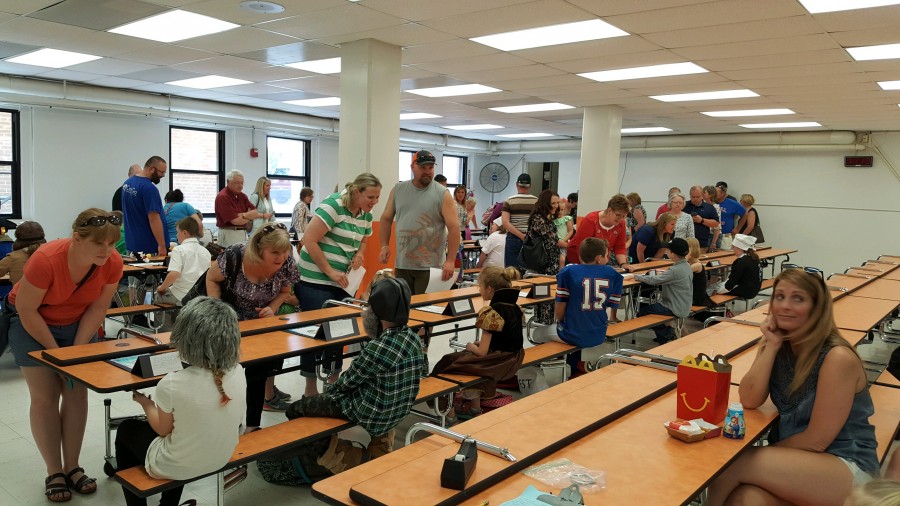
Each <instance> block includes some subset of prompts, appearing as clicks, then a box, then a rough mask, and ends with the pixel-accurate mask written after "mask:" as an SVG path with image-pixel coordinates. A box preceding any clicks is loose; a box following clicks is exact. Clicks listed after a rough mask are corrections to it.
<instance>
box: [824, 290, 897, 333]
mask: <svg viewBox="0 0 900 506" xmlns="http://www.w3.org/2000/svg"><path fill="white" fill-rule="evenodd" d="M898 305H900V301H896V300H884V299H870V298H867V297H857V296H856V295H852V294H851V295H848V296H846V297H842V298H841V299H840V300H838V301H836V302H835V303H834V321H835V323H836V324H837V326H838V328H841V329H848V330H859V331H861V332H868V331H869V330H870V329H872V328H873V327H875V326H876V325H878V323H879V322H881V320H882V319H883V318H884V317H885V316H887V315H888V314H890V312H891V311H893V310H894V308H896V307H897V306H898Z"/></svg>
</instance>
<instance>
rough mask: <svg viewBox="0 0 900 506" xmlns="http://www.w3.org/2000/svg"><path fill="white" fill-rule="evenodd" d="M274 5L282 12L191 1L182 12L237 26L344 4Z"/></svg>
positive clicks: (290, 0)
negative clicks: (261, 12)
mask: <svg viewBox="0 0 900 506" xmlns="http://www.w3.org/2000/svg"><path fill="white" fill-rule="evenodd" d="M275 3H278V4H279V5H281V6H283V7H284V12H280V13H278V14H260V13H257V12H253V11H248V10H246V9H243V8H241V2H239V1H236V0H207V1H201V2H197V1H193V2H191V3H190V4H188V5H185V6H184V10H186V11H190V12H196V13H198V14H205V15H207V16H212V17H214V18H218V19H221V20H224V21H229V22H231V23H237V24H239V25H255V24H258V23H266V22H269V21H275V20H278V19H284V18H289V17H293V16H298V15H300V14H303V13H306V12H312V11H316V10H321V9H328V8H333V7H338V6H340V5H343V4H344V3H345V2H344V1H343V0H277V1H276V2H275Z"/></svg>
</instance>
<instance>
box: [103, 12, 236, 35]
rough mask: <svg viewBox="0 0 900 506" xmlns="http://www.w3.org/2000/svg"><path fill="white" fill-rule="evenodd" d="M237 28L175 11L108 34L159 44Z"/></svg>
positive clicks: (196, 15) (201, 16) (137, 22)
mask: <svg viewBox="0 0 900 506" xmlns="http://www.w3.org/2000/svg"><path fill="white" fill-rule="evenodd" d="M238 26H240V25H236V24H234V23H229V22H227V21H222V20H221V19H216V18H211V17H209V16H204V15H203V14H196V13H194V12H187V11H182V10H178V9H175V10H172V11H169V12H164V13H162V14H157V15H156V16H151V17H149V18H144V19H142V20H140V21H135V22H133V23H128V24H127V25H122V26H120V27H118V28H113V29H112V30H109V32H110V33H118V34H120V35H130V36H132V37H139V38H142V39H150V40H156V41H159V42H175V41H177V40H184V39H190V38H193V37H200V36H201V35H209V34H212V33H219V32H224V31H226V30H231V29H232V28H237V27H238Z"/></svg>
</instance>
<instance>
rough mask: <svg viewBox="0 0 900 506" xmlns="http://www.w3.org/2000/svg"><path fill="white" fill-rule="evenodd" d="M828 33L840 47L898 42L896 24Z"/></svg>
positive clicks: (899, 39)
mask: <svg viewBox="0 0 900 506" xmlns="http://www.w3.org/2000/svg"><path fill="white" fill-rule="evenodd" d="M829 35H830V36H831V37H832V38H833V39H834V41H835V42H837V43H838V44H840V45H841V46H842V47H845V48H846V47H857V46H876V45H879V44H894V43H897V42H900V34H898V33H897V26H896V25H891V26H880V27H877V28H875V27H869V28H865V29H862V30H847V31H841V32H831V33H829Z"/></svg>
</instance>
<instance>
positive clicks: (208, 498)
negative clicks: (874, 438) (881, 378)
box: [0, 322, 896, 506]
mask: <svg viewBox="0 0 900 506" xmlns="http://www.w3.org/2000/svg"><path fill="white" fill-rule="evenodd" d="M697 328H699V324H695V323H692V322H689V329H688V330H689V331H693V330H696V329H697ZM451 329H452V327H451ZM461 334H462V340H466V339H471V338H472V336H473V332H472V331H468V332H463V333H461ZM652 337H653V334H652V332H649V331H643V332H640V333H638V335H637V337H636V342H635V343H634V344H632V343H631V340H630V339H629V338H625V339H623V341H622V345H621V346H622V347H627V348H637V349H648V348H651V347H652V346H654V343H653V342H652V341H651V339H652ZM447 341H448V336H441V337H436V338H434V339H433V340H432V343H431V348H430V349H429V361H430V363H431V364H434V363H436V361H437V360H439V359H440V357H441V356H443V355H444V354H445V353H448V352H449V351H451V350H450V349H449V347H448V346H447ZM892 348H893V346H892V345H886V344H884V343H881V342H875V343H873V344H867V345H863V346H861V347H860V354H861V355H862V356H863V358H865V359H869V360H874V361H879V362H886V360H887V356H888V355H889V353H890V351H891V349H892ZM613 349H614V347H613V346H612V345H611V344H608V343H607V344H604V345H602V346H599V347H597V348H594V349H591V350H586V351H585V352H584V359H585V360H595V359H596V358H597V357H599V356H600V355H602V354H604V353H608V352H611V351H613ZM277 382H278V386H279V388H280V389H282V390H284V391H286V392H289V393H292V394H294V395H295V396H296V395H299V392H301V391H302V383H301V379H300V377H299V374H297V373H290V374H285V375H282V376H279V377H278V380H277ZM104 398H110V399H112V400H113V403H112V411H113V415H114V416H122V415H131V414H136V413H138V412H139V407H138V405H137V404H136V403H134V402H133V401H132V400H131V396H130V395H129V394H126V393H117V394H112V395H99V394H95V393H91V394H90V397H89V403H90V407H89V414H88V425H87V430H86V434H85V441H84V448H83V450H82V453H81V455H82V457H81V464H82V466H84V468H85V469H86V470H87V472H88V474H89V475H91V476H94V477H97V478H98V491H97V493H96V494H93V495H90V496H79V495H77V494H74V497H73V499H72V501H71V503H70V504H94V505H101V504H102V505H107V504H123V503H124V500H123V499H122V493H121V489H120V487H119V486H118V485H117V484H116V483H115V481H113V480H112V479H111V478H107V477H106V476H105V475H104V474H103V471H102V466H103V455H104V454H105V446H104V432H103V399H104ZM0 403H2V408H0V506H19V505H21V506H25V505H40V506H46V504H48V501H47V499H46V498H45V497H44V494H43V490H44V486H43V480H44V477H45V476H46V474H47V473H46V469H45V468H44V465H43V461H42V460H41V457H40V455H39V454H38V452H37V449H36V448H35V445H34V441H33V439H32V437H31V430H30V427H29V422H28V405H29V403H28V392H27V389H26V387H25V382H24V380H23V379H22V375H21V373H20V372H19V369H18V368H17V367H16V366H15V364H14V363H13V360H12V356H11V355H10V354H9V353H6V354H4V355H3V356H2V357H0ZM283 417H284V415H283V414H282V413H270V412H264V413H263V424H264V425H273V424H276V423H279V422H280V421H282V420H284V418H283ZM420 420H421V419H419V418H415V417H409V418H408V419H407V420H406V421H405V422H404V424H403V426H402V427H401V429H405V427H406V426H408V425H409V424H411V423H414V422H415V421H420ZM398 434H399V436H398V442H397V444H398V446H400V445H402V444H403V442H402V438H403V435H404V434H405V430H399V431H398ZM344 437H345V438H349V439H358V440H360V441H362V442H366V440H367V436H366V435H365V432H364V431H362V430H360V429H354V430H352V431H347V432H346V433H345V434H344ZM895 446H896V445H895ZM182 497H183V499H189V498H194V499H197V502H198V504H202V505H212V504H216V489H215V479H214V478H206V479H203V480H199V481H197V482H195V483H192V484H190V485H188V486H187V487H186V489H185V492H184V495H183V496H182ZM227 502H228V504H230V505H252V504H265V505H267V506H268V505H272V506H276V505H282V504H284V505H287V504H291V505H296V504H316V503H318V501H317V500H316V499H314V498H312V496H311V494H310V491H309V489H308V488H303V487H282V486H276V485H271V484H269V483H266V482H265V481H263V479H262V478H261V477H260V475H259V473H258V471H257V470H256V468H255V466H250V470H249V477H248V478H247V480H246V481H244V482H243V483H242V484H240V485H238V486H237V487H235V488H234V489H233V490H231V491H230V492H228V494H227ZM150 504H156V501H155V500H153V499H151V501H150Z"/></svg>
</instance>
